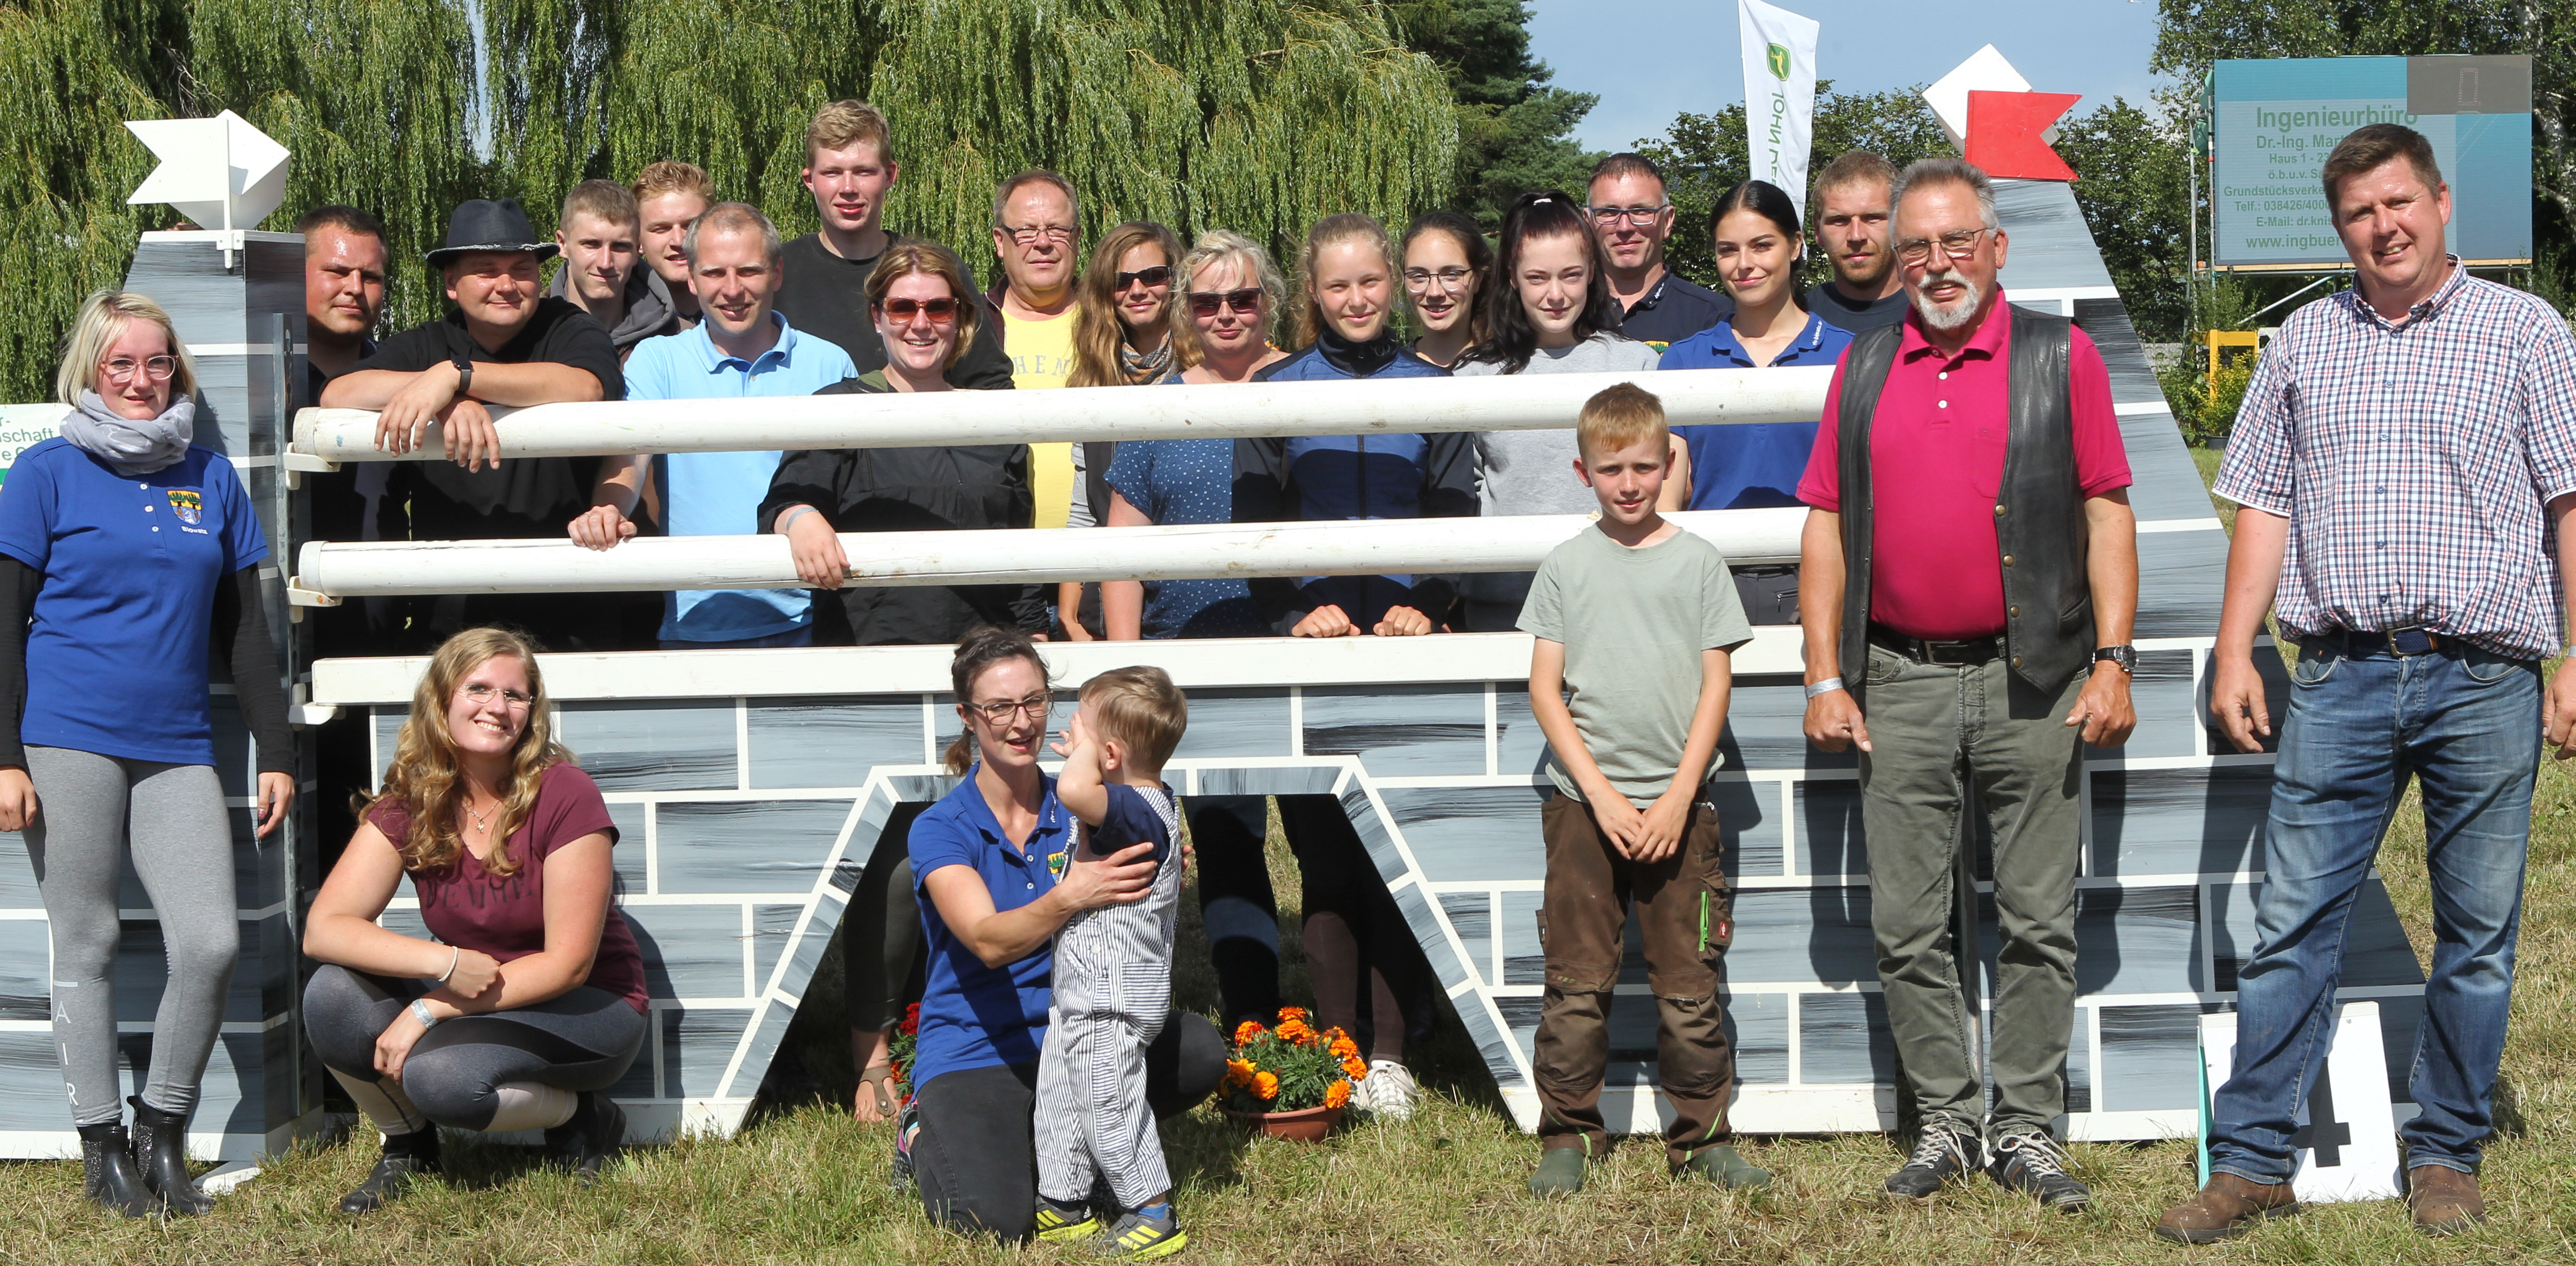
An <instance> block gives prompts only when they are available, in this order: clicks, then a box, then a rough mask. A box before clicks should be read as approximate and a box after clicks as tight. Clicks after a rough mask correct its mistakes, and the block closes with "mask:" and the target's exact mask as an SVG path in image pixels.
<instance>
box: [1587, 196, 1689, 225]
mask: <svg viewBox="0 0 2576 1266" xmlns="http://www.w3.org/2000/svg"><path fill="white" fill-rule="evenodd" d="M1672 209H1673V204H1671V203H1669V202H1667V203H1665V204H1663V205H1662V206H1659V207H1585V208H1584V210H1585V211H1588V212H1590V213H1591V215H1592V222H1593V223H1595V224H1599V225H1604V226H1608V225H1614V224H1617V223H1619V222H1620V221H1622V220H1625V221H1627V222H1628V223H1630V224H1652V223H1654V222H1655V220H1656V218H1657V217H1659V216H1661V215H1663V213H1665V212H1666V211H1670V210H1672Z"/></svg>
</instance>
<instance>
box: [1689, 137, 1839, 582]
mask: <svg viewBox="0 0 2576 1266" xmlns="http://www.w3.org/2000/svg"><path fill="white" fill-rule="evenodd" d="M1711 219H1712V224H1713V225H1714V227H1713V229H1712V230H1711V236H1712V238H1713V242H1712V244H1713V245H1714V247H1715V248H1716V254H1717V267H1718V279H1719V280H1720V281H1722V282H1724V283H1725V285H1726V293H1727V294H1728V295H1730V296H1732V297H1733V298H1734V300H1735V315H1733V316H1731V317H1728V318H1727V319H1725V320H1723V321H1720V322H1718V323H1717V324H1715V325H1712V326H1710V327H1709V328H1707V329H1705V330H1702V331H1700V332H1699V333H1697V334H1694V335H1692V336H1690V337H1689V338H1686V339H1683V340H1682V341H1680V342H1678V343H1675V344H1673V345H1672V347H1671V348H1670V349H1668V350H1667V351H1665V353H1664V361H1663V368H1665V369H1765V368H1770V367H1774V366H1789V365H1798V366H1809V365H1821V366H1824V367H1826V368H1831V367H1832V366H1833V364H1834V362H1835V361H1836V360H1838V359H1840V358H1841V356H1842V354H1843V349H1844V348H1846V347H1849V346H1851V341H1852V336H1851V334H1850V332H1848V331H1846V330H1843V329H1840V328H1837V327H1835V326H1832V325H1828V324H1826V323H1825V319H1824V318H1823V317H1820V316H1817V315H1815V314H1814V313H1811V312H1808V311H1807V310H1806V309H1804V308H1801V307H1799V306H1798V289H1797V285H1796V276H1795V273H1796V265H1797V262H1798V259H1799V257H1800V256H1801V255H1804V254H1805V253H1806V238H1805V236H1804V235H1802V234H1801V233H1800V232H1799V229H1798V207H1797V204H1796V203H1793V202H1791V201H1789V195H1788V194H1785V193H1782V192H1781V191H1780V188H1779V186H1777V185H1773V184H1771V183H1769V182H1767V181H1761V180H1748V181H1745V182H1744V183H1742V184H1740V185H1737V186H1735V187H1734V188H1732V189H1729V190H1727V191H1726V196H1725V197H1723V198H1720V199H1718V202H1717V209H1716V210H1715V211H1714V212H1713V213H1712V217H1711ZM1673 433H1674V434H1676V435H1678V436H1680V437H1681V439H1682V443H1683V453H1682V457H1683V460H1682V461H1681V462H1680V463H1679V465H1678V466H1677V467H1676V468H1675V470H1674V472H1673V473H1674V474H1675V475H1676V476H1678V478H1677V479H1676V481H1675V482H1676V483H1678V484H1679V485H1680V486H1681V487H1683V488H1685V489H1687V490H1688V496H1689V499H1688V500H1687V501H1686V502H1685V503H1684V504H1685V505H1686V506H1687V507H1688V508H1690V509H1693V510H1749V509H1755V508H1759V507H1765V506H1794V505H1797V504H1799V501H1798V476H1799V475H1801V474H1803V473H1804V472H1805V471H1806V468H1807V454H1808V452H1809V451H1810V450H1812V449H1813V448H1815V446H1816V424H1815V423H1813V422H1759V423H1751V424H1727V425H1709V426H1677V427H1674V428H1673ZM1668 486H1669V485H1668ZM1735 588H1736V592H1737V594H1738V595H1739V596H1740V597H1742V598H1743V600H1744V613H1745V614H1746V615H1747V616H1749V617H1751V619H1752V621H1753V622H1754V623H1755V624H1796V623H1797V622H1798V569H1797V568H1796V567H1795V566H1777V567H1740V568H1737V569H1736V572H1735Z"/></svg>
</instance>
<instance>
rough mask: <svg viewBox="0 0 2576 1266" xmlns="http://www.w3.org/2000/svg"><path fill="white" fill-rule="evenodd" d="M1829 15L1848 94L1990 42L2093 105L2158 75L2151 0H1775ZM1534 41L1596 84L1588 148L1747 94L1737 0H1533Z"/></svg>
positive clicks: (1827, 58) (1837, 80) (1829, 61)
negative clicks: (1938, 0) (1929, 0)
mask: <svg viewBox="0 0 2576 1266" xmlns="http://www.w3.org/2000/svg"><path fill="white" fill-rule="evenodd" d="M1773 3H1776V4H1779V5H1780V7H1782V8H1785V9H1788V10H1790V11H1791V12H1793V13H1800V14H1804V15H1806V16H1807V17H1811V18H1814V19H1816V20H1817V21H1818V22H1820V23H1822V24H1823V29H1822V30H1821V31H1820V32H1818V35H1817V41H1816V43H1817V48H1816V73H1817V74H1818V75H1819V76H1820V77H1822V78H1826V79H1831V80H1833V81H1834V87H1835V88H1836V89H1838V90H1842V91H1853V92H1876V91H1879V90H1881V89H1886V88H1902V87H1907V86H1909V85H1912V84H1918V83H1930V82H1931V81H1933V80H1935V79H1938V78H1940V77H1941V76H1942V75H1944V74H1946V73H1948V72H1949V70H1950V68H1951V67H1953V66H1956V65H1958V64H1959V63H1960V62H1962V61H1965V60H1966V59H1967V57H1968V55H1969V54H1971V53H1974V52H1976V51H1977V49H1978V47H1979V46H1980V45H1984V44H1989V43H1991V44H1993V45H1994V46H1995V47H1996V48H1997V49H1999V50H2001V51H2002V53H2003V55H2004V56H2005V57H2006V58H2008V59H2010V60H2011V62H2012V64H2013V66H2014V68H2015V69H2018V70H2019V71H2021V73H2022V77H2023V78H2025V79H2028V80H2029V81H2030V85H2031V87H2033V88H2036V89H2039V90H2041V91H2043V92H2080V93H2083V94H2084V100H2082V101H2081V102H2078V103H2077V104H2076V106H2075V112H2076V113H2079V114H2081V113H2085V112H2089V111H2090V110H2092V109H2093V107H2094V106H2096V105H2099V104H2102V103H2103V102H2107V101H2109V100H2110V99H2111V98H2112V97H2114V96H2126V97H2128V98H2129V99H2130V100H2131V101H2134V102H2141V103H2142V102H2144V100H2145V99H2146V96H2147V94H2148V93H2150V92H2152V91H2153V90H2154V89H2155V88H2156V87H2157V86H2158V81H2159V77H2158V76H2155V75H2151V74H2149V73H2147V59H2148V58H2149V57H2150V56H2152V55H2153V54H2154V52H2155V44H2156V6H2155V4H2154V3H2153V0H2142V2H2140V3H2134V4H2133V3H2130V0H1969V3H1965V4H1955V3H1954V4H1928V5H1926V4H1907V3H1898V2H1896V0H1773ZM1532 7H1533V9H1534V10H1535V14H1534V15H1533V16H1532V18H1531V19H1530V25H1529V29H1530V45H1531V51H1532V52H1533V53H1534V54H1536V55H1537V57H1538V59H1539V60H1541V61H1544V62H1546V63H1547V64H1548V67H1549V69H1551V70H1554V71H1555V72H1556V79H1555V83H1556V85H1557V86H1558V87H1561V88H1569V89H1573V90H1575V91H1577V92H1590V93H1597V94H1599V95H1600V97H1601V104H1600V105H1597V106H1595V107H1593V110H1592V114H1591V116H1590V117H1588V118H1586V119H1585V120H1584V121H1583V124H1582V126H1581V127H1580V128H1578V129H1577V130H1576V133H1575V135H1576V137H1577V139H1579V140H1580V141H1581V142H1582V143H1583V146H1584V148H1586V149H1595V150H1622V149H1627V148H1629V147H1630V146H1631V145H1632V144H1633V143H1634V142H1635V141H1636V140H1637V138H1639V137H1641V136H1660V135H1662V134H1663V131H1664V128H1665V127H1666V126H1668V125H1669V124H1671V123H1672V121H1673V116H1674V115H1676V114H1679V113H1681V112H1682V111H1684V110H1690V111H1695V112H1699V113H1709V112H1712V111H1715V110H1719V109H1722V108H1724V107H1726V106H1728V105H1732V104H1734V103H1736V102H1739V101H1742V100H1743V99H1744V72H1743V69H1742V66H1743V62H1742V59H1741V58H1740V56H1739V55H1738V51H1737V48H1736V17H1735V0H1536V3H1535V4H1534V5H1533V6H1532ZM1937 14H1973V15H1975V17H1976V18H1977V26H1976V29H1974V30H1956V31H1950V30H1944V29H1942V26H1943V24H1942V23H1940V22H1937V21H1936V20H1935V15H1937Z"/></svg>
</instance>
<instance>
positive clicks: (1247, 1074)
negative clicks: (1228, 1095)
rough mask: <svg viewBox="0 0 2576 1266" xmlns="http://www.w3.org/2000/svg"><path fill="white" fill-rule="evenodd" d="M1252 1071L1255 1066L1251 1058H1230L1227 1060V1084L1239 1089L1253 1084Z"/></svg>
mask: <svg viewBox="0 0 2576 1266" xmlns="http://www.w3.org/2000/svg"><path fill="white" fill-rule="evenodd" d="M1252 1073H1253V1067H1252V1061H1251V1060H1248V1059H1229V1060H1227V1061H1225V1084H1226V1085H1227V1086H1228V1087H1230V1088H1233V1089H1238V1090H1239V1089H1241V1088H1243V1087H1245V1086H1249V1085H1251V1084H1252Z"/></svg>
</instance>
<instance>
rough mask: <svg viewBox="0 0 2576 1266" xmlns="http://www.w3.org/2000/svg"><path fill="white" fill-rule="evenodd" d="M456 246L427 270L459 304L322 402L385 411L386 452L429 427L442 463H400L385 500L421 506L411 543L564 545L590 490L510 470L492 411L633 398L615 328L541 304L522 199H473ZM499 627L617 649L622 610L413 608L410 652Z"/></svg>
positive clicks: (550, 249) (567, 645) (391, 346)
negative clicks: (475, 629)
mask: <svg viewBox="0 0 2576 1266" xmlns="http://www.w3.org/2000/svg"><path fill="white" fill-rule="evenodd" d="M447 243H448V244H447V245H446V246H443V247H441V248H439V249H438V250H434V251H431V252H430V253H429V254H428V256H427V259H428V261H429V264H430V266H431V267H433V268H437V269H438V270H440V272H441V274H442V275H443V276H444V278H445V281H446V288H447V297H448V299H449V300H450V301H452V302H453V303H454V304H455V305H456V306H455V307H453V308H451V309H449V310H448V313H447V315H446V316H444V317H441V318H439V319H438V320H435V321H431V322H428V323H426V324H423V325H419V326H415V327H413V328H411V329H408V330H405V331H403V332H402V333H400V334H397V335H394V336H393V337H392V338H389V339H386V340H385V342H384V344H383V345H382V346H380V347H378V348H377V349H376V353H375V355H373V356H370V357H368V358H367V359H365V360H363V361H360V362H358V363H357V364H356V365H354V366H352V367H351V368H350V369H349V370H347V371H346V372H344V373H342V374H340V375H339V376H338V377H335V378H333V379H332V380H331V382H330V385H329V386H327V387H325V388H323V391H322V404H323V405H324V407H326V408H335V409H376V410H380V411H381V417H380V418H379V421H378V423H377V427H376V446H377V447H378V448H381V449H384V450H386V451H388V452H394V453H402V452H408V451H410V450H411V449H412V448H414V447H416V446H417V445H418V444H419V443H420V441H421V435H422V432H423V429H424V428H425V427H426V426H427V425H428V424H429V423H430V422H433V421H435V422H437V423H439V424H440V431H441V434H442V435H443V436H444V438H445V444H446V458H445V459H444V460H431V461H420V462H404V463H402V464H401V465H399V466H398V467H397V468H396V471H395V474H394V478H393V484H392V488H391V490H390V492H389V495H391V496H393V497H396V498H399V499H401V500H403V501H407V502H408V503H409V504H410V506H411V534H412V539H414V540H422V541H438V540H504V539H515V538H525V537H543V538H548V539H555V538H560V537H561V536H562V535H563V525H564V523H565V522H566V521H568V520H570V519H571V518H573V517H574V516H575V515H578V514H580V513H581V512H582V511H583V510H585V509H588V508H589V505H590V484H589V481H588V480H587V479H585V478H583V477H582V476H581V475H580V474H579V473H577V472H576V471H575V470H574V463H573V460H572V459H570V458H564V457H538V458H526V457H522V458H513V459H512V460H511V461H510V462H509V463H508V464H506V465H504V464H503V463H502V461H501V460H500V442H499V439H498V438H497V436H496V435H495V434H494V432H493V429H492V415H491V413H490V411H489V410H487V409H486V408H485V406H486V405H509V406H513V407H522V406H526V405H533V404H551V403H555V402H558V401H583V400H619V399H623V398H625V394H626V378H625V375H624V373H623V371H622V370H621V369H620V368H619V365H618V360H617V349H616V347H615V346H614V345H612V344H611V343H610V341H609V337H608V329H607V327H605V326H603V325H601V324H600V323H599V322H598V321H596V320H593V319H592V318H591V316H590V314H588V313H586V312H583V311H582V310H581V309H579V308H577V307H574V306H573V305H572V304H570V303H568V302H565V301H564V300H562V299H555V298H547V297H543V296H542V294H541V291H542V290H543V286H542V285H541V283H540V281H539V279H538V274H537V265H538V264H539V263H540V262H541V261H543V260H545V259H547V258H548V257H550V256H552V255H553V254H554V253H555V251H556V247H555V244H554V243H552V242H540V241H538V240H537V236H536V231H535V230H534V229H533V228H532V227H531V226H530V225H529V223H528V217H527V215H526V213H524V212H522V211H521V210H520V209H519V206H518V204H517V203H516V202H510V201H502V202H483V201H475V202H468V203H466V204H464V205H463V206H460V207H458V208H457V209H456V214H455V215H454V217H452V218H451V219H450V221H449V223H448V230H447ZM494 621H501V622H506V623H510V624H515V625H519V626H521V627H523V628H525V629H527V630H528V631H529V632H531V633H534V634H536V635H537V637H538V638H539V639H540V640H541V641H543V642H544V643H545V645H546V647H547V649H550V650H614V649H616V648H617V647H616V622H615V609H614V604H613V603H605V602H602V601H600V600H599V596H598V595H596V594H560V595H540V594H512V595H477V596H475V597H472V598H467V597H461V596H446V597H437V598H427V599H423V600H421V601H420V602H419V603H418V604H416V605H415V606H414V608H413V611H412V613H411V616H410V629H409V634H408V636H407V638H406V641H407V642H408V643H409V644H410V645H411V646H412V647H413V648H415V649H427V648H429V647H432V646H435V645H436V644H437V643H438V642H440V641H442V640H444V639H445V638H446V637H447V636H448V635H449V634H452V633H454V632H456V631H457V630H459V629H462V628H467V627H471V626H473V625H475V624H482V623H490V622H494Z"/></svg>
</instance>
